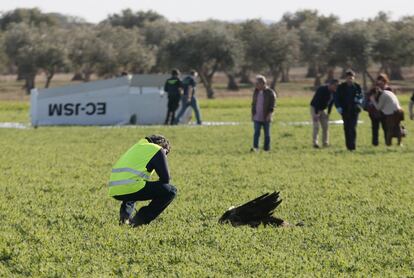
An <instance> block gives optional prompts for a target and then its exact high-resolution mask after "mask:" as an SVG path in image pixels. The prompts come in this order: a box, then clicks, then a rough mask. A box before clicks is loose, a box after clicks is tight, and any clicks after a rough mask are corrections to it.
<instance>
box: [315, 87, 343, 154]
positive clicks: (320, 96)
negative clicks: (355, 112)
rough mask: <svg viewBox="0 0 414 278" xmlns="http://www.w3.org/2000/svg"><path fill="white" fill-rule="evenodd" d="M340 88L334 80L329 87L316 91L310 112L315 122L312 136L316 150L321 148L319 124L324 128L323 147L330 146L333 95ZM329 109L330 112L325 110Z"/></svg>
mask: <svg viewBox="0 0 414 278" xmlns="http://www.w3.org/2000/svg"><path fill="white" fill-rule="evenodd" d="M337 87H338V80H336V79H332V80H331V81H329V83H328V85H324V86H320V87H319V88H318V90H316V92H315V95H314V96H313V98H312V101H311V103H310V106H311V107H310V110H311V116H312V122H313V134H312V143H313V147H314V148H319V144H318V133H319V124H320V125H321V127H322V141H323V146H324V147H327V146H329V134H328V127H329V123H328V122H329V115H330V114H331V109H332V105H333V93H335V92H336V89H337ZM327 108H328V111H327V112H326V111H325V110H326V109H327Z"/></svg>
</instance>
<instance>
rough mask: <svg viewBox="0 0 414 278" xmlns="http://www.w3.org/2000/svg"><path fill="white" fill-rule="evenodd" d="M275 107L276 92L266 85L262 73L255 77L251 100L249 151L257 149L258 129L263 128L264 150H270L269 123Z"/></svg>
mask: <svg viewBox="0 0 414 278" xmlns="http://www.w3.org/2000/svg"><path fill="white" fill-rule="evenodd" d="M275 107H276V93H275V91H273V90H272V89H270V88H269V87H268V86H267V82H266V78H265V77H264V76H263V75H258V76H257V77H256V88H255V90H254V92H253V100H252V120H253V125H254V136H253V148H252V149H251V151H254V152H257V151H258V150H259V137H260V130H261V128H262V127H263V130H264V146H263V149H264V150H265V151H270V124H271V121H272V116H273V111H274V109H275Z"/></svg>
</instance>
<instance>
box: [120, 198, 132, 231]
mask: <svg viewBox="0 0 414 278" xmlns="http://www.w3.org/2000/svg"><path fill="white" fill-rule="evenodd" d="M134 206H135V203H134V202H122V204H121V208H120V210H119V225H123V224H130V223H131V217H132V213H133V212H134Z"/></svg>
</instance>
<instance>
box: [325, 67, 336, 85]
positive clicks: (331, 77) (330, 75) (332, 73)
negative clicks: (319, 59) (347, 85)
mask: <svg viewBox="0 0 414 278" xmlns="http://www.w3.org/2000/svg"><path fill="white" fill-rule="evenodd" d="M327 75H328V76H327V77H326V80H325V83H329V82H330V81H331V80H334V79H335V69H334V68H329V69H328V71H327Z"/></svg>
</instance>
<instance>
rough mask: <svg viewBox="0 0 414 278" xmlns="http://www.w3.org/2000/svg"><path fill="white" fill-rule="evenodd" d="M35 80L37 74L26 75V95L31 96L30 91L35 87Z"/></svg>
mask: <svg viewBox="0 0 414 278" xmlns="http://www.w3.org/2000/svg"><path fill="white" fill-rule="evenodd" d="M35 78H36V74H33V73H27V74H25V77H24V80H25V84H24V88H25V89H26V94H28V95H30V91H31V90H32V89H33V88H34V87H35Z"/></svg>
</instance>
